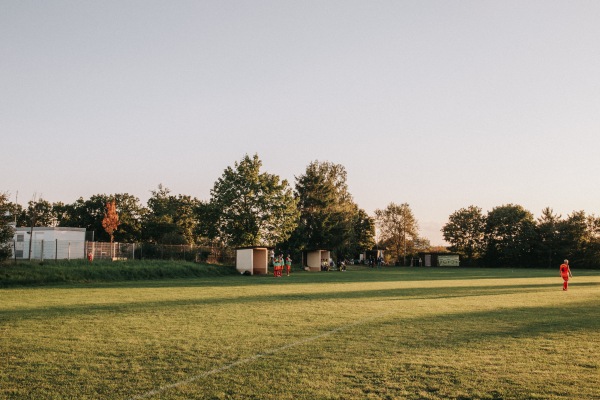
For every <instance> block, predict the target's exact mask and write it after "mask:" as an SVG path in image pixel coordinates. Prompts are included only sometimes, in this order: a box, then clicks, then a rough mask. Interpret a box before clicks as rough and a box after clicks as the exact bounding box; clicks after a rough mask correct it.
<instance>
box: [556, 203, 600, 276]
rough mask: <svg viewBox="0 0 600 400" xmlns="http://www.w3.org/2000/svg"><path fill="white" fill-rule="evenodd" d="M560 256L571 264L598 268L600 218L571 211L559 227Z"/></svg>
mask: <svg viewBox="0 0 600 400" xmlns="http://www.w3.org/2000/svg"><path fill="white" fill-rule="evenodd" d="M561 228H562V229H561V231H560V235H561V249H562V250H563V254H562V256H564V257H566V258H569V260H571V263H572V264H579V265H585V266H587V267H598V266H599V265H600V218H598V217H596V216H595V215H586V213H585V212H584V211H583V210H581V211H573V212H572V213H571V214H569V215H568V216H567V218H566V219H565V220H564V221H563V223H562V225H561Z"/></svg>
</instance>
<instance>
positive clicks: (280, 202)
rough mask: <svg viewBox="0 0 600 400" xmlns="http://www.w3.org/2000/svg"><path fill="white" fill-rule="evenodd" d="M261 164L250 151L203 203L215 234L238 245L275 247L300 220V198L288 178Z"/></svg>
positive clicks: (205, 222) (205, 218) (211, 232)
mask: <svg viewBox="0 0 600 400" xmlns="http://www.w3.org/2000/svg"><path fill="white" fill-rule="evenodd" d="M261 167H262V162H261V161H260V159H259V157H258V155H256V154H255V155H254V156H253V157H250V156H248V155H246V156H244V158H242V160H241V161H240V162H235V164H234V167H233V168H232V167H227V168H226V169H225V171H224V172H223V175H222V176H221V177H220V178H219V179H218V180H217V181H216V182H215V184H214V187H213V188H212V190H211V198H210V202H209V203H208V205H206V206H204V207H203V206H201V207H200V210H203V211H204V213H203V215H202V216H201V218H202V221H203V222H202V225H203V226H205V227H206V230H205V231H206V233H207V234H208V235H210V237H211V238H213V239H217V240H219V241H221V242H223V243H224V244H227V245H230V246H234V247H242V246H270V247H271V246H273V247H274V246H276V245H277V244H279V243H282V242H284V241H285V240H287V239H288V238H289V236H290V234H291V233H292V231H293V230H294V229H295V228H296V226H297V223H298V210H297V208H296V199H295V198H294V196H293V192H292V189H291V188H290V186H289V184H288V182H287V180H285V179H284V180H280V179H279V176H277V175H273V174H269V173H267V172H261V171H260V169H261ZM209 225H212V228H208V226H209Z"/></svg>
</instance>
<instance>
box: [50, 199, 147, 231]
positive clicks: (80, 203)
mask: <svg viewBox="0 0 600 400" xmlns="http://www.w3.org/2000/svg"><path fill="white" fill-rule="evenodd" d="M112 199H114V200H115V204H116V211H117V213H118V214H119V222H120V225H119V229H118V230H117V231H116V232H115V233H114V240H115V241H117V242H136V241H139V240H141V235H142V218H143V216H144V215H145V214H146V213H147V210H146V209H145V208H144V206H142V204H141V203H140V200H139V199H138V198H137V197H135V196H132V195H130V194H127V193H117V194H113V195H106V194H95V195H93V196H91V197H90V198H89V199H87V200H85V199H84V198H83V197H80V198H79V199H77V200H76V201H75V202H74V203H72V204H63V203H55V204H54V205H53V211H54V215H55V216H56V218H57V221H58V226H64V227H76V228H86V230H87V231H90V232H93V239H94V240H97V241H110V236H109V235H108V233H106V231H105V229H104V228H103V227H102V220H103V219H104V213H105V211H106V204H107V203H108V202H109V201H111V200H112ZM90 239H91V237H90Z"/></svg>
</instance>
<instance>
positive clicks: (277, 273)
mask: <svg viewBox="0 0 600 400" xmlns="http://www.w3.org/2000/svg"><path fill="white" fill-rule="evenodd" d="M271 260H272V263H273V276H274V277H281V276H283V270H284V268H285V270H286V272H287V276H290V272H292V257H290V255H289V254H288V255H287V257H286V258H285V260H284V258H283V254H280V255H278V256H277V257H275V256H272V257H271Z"/></svg>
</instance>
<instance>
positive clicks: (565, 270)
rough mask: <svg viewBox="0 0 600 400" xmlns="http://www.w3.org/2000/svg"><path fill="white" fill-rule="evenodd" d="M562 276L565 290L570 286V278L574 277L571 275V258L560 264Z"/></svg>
mask: <svg viewBox="0 0 600 400" xmlns="http://www.w3.org/2000/svg"><path fill="white" fill-rule="evenodd" d="M560 276H562V278H563V290H567V289H568V288H569V278H572V277H573V275H571V268H569V260H565V262H564V263H562V264H561V265H560Z"/></svg>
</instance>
